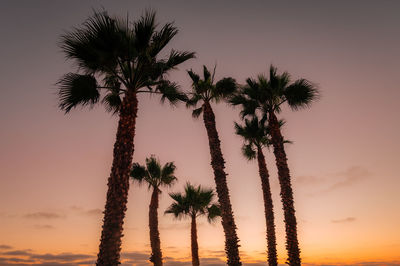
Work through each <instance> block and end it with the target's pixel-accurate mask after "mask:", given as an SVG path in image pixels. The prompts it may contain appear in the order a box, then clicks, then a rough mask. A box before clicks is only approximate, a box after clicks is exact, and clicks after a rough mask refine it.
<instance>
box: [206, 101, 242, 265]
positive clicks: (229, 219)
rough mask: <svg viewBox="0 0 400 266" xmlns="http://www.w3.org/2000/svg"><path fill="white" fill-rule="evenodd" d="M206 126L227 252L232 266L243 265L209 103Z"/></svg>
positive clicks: (229, 263)
mask: <svg viewBox="0 0 400 266" xmlns="http://www.w3.org/2000/svg"><path fill="white" fill-rule="evenodd" d="M203 108H204V113H203V119H204V125H205V127H206V129H207V135H208V142H209V145H210V153H211V166H212V168H213V170H214V180H215V184H216V190H217V194H218V201H219V204H220V206H221V217H222V227H223V228H224V233H225V252H226V255H227V257H228V260H227V264H228V265H230V266H239V265H242V263H241V262H240V256H239V244H238V242H239V239H238V237H237V235H236V225H235V220H234V218H233V212H232V205H231V201H230V198H229V189H228V185H227V183H226V173H225V170H224V168H225V165H224V164H225V161H224V158H223V157H222V152H221V146H220V140H219V137H218V132H217V129H216V126H215V116H214V112H213V110H212V108H211V106H210V104H209V103H208V102H205V103H204V105H203Z"/></svg>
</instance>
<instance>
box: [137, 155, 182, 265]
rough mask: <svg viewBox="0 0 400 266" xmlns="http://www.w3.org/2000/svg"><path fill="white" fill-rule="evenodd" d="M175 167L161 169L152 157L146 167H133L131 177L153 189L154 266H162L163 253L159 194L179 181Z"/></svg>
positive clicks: (152, 246) (150, 211) (150, 218)
mask: <svg viewBox="0 0 400 266" xmlns="http://www.w3.org/2000/svg"><path fill="white" fill-rule="evenodd" d="M175 169H176V167H175V165H174V163H173V162H169V163H166V164H165V165H164V166H163V167H161V164H160V162H159V161H158V160H157V159H156V158H155V157H154V155H152V156H151V157H150V158H146V166H142V165H140V164H138V163H134V164H133V166H132V171H131V177H132V179H133V181H136V182H138V183H139V184H143V183H146V184H147V185H148V189H149V190H150V189H153V192H152V194H151V201H150V206H149V228H150V244H151V252H152V254H151V257H150V261H151V262H153V264H154V265H156V266H160V265H162V264H163V263H162V253H161V247H160V232H159V231H158V213H157V209H158V198H159V197H158V194H160V193H161V189H160V187H163V186H164V187H170V186H172V185H173V184H174V182H175V181H176V180H177V178H176V177H175V175H174V174H175Z"/></svg>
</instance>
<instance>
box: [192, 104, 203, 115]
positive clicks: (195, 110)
mask: <svg viewBox="0 0 400 266" xmlns="http://www.w3.org/2000/svg"><path fill="white" fill-rule="evenodd" d="M202 112H203V106H202V107H199V108H197V109H194V110H193V112H192V117H193V118H198V117H199V116H200V115H201V113H202Z"/></svg>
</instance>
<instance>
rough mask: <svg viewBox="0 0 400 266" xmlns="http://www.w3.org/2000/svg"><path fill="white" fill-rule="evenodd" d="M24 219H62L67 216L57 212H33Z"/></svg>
mask: <svg viewBox="0 0 400 266" xmlns="http://www.w3.org/2000/svg"><path fill="white" fill-rule="evenodd" d="M23 217H24V218H28V219H60V218H64V217H65V216H63V215H60V214H58V213H55V212H33V213H28V214H25V215H24V216H23Z"/></svg>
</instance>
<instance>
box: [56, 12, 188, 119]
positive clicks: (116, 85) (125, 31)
mask: <svg viewBox="0 0 400 266" xmlns="http://www.w3.org/2000/svg"><path fill="white" fill-rule="evenodd" d="M156 28H157V24H156V21H155V12H153V11H148V12H146V13H145V14H144V15H143V16H142V17H141V18H140V19H139V20H137V21H135V22H133V23H130V22H129V21H128V20H120V19H116V18H112V17H110V16H109V15H108V14H107V12H105V11H103V12H95V14H94V15H93V16H92V17H90V18H89V19H87V20H86V21H85V23H84V24H83V27H82V28H80V29H78V28H75V29H74V30H73V31H70V32H67V33H65V34H64V35H63V36H62V37H61V42H60V46H61V49H62V51H63V52H64V53H65V54H66V57H67V59H72V60H74V61H75V63H76V64H77V66H78V69H79V71H80V72H81V73H68V74H66V75H64V76H63V77H62V78H61V79H60V80H59V82H58V83H57V84H58V86H59V99H60V103H59V106H60V108H61V109H62V110H64V111H65V112H69V111H70V110H71V109H72V108H74V107H76V106H78V105H82V106H85V105H89V106H93V105H94V104H96V103H98V102H99V101H100V98H101V95H104V96H103V98H102V100H101V102H102V103H103V104H105V106H106V109H107V110H108V111H112V112H115V113H116V112H118V111H119V108H120V105H121V96H123V94H124V93H126V92H127V91H134V92H135V93H142V92H150V93H159V94H161V96H162V100H165V99H168V100H169V101H171V103H175V102H176V101H178V100H185V99H186V98H185V95H184V94H183V93H181V92H180V91H179V88H178V86H177V84H176V83H173V82H170V81H168V80H166V79H165V78H164V76H165V74H166V73H167V72H168V71H169V70H171V69H174V68H175V67H176V66H177V65H178V64H180V63H182V62H184V61H186V60H188V59H190V58H193V57H194V53H192V52H179V51H174V50H171V52H170V53H169V56H167V58H164V59H159V58H158V54H159V53H160V52H161V51H162V50H163V48H164V47H165V46H166V45H167V44H168V43H169V42H170V41H171V39H172V38H173V37H174V36H175V35H176V34H177V32H178V30H177V28H176V27H174V26H173V24H172V23H167V24H165V25H164V26H163V27H162V28H161V29H160V30H156ZM102 90H104V92H105V93H101V91H102Z"/></svg>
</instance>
